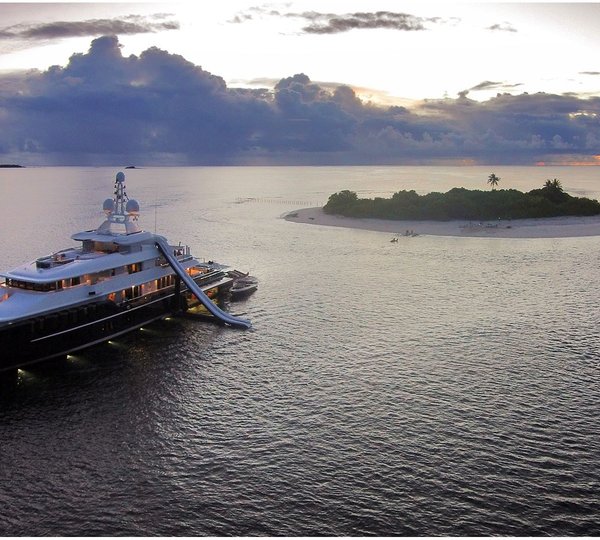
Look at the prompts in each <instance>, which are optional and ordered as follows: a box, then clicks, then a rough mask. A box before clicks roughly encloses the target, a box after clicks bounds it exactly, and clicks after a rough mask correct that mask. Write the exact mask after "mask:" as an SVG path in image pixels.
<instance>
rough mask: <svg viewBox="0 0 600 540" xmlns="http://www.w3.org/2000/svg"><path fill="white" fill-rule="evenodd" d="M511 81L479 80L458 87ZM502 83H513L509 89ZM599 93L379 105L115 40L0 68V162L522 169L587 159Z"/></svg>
mask: <svg viewBox="0 0 600 540" xmlns="http://www.w3.org/2000/svg"><path fill="white" fill-rule="evenodd" d="M506 86H511V85H507V84H506V83H502V82H498V81H483V82H481V83H479V84H477V85H475V86H473V87H472V88H471V89H470V90H473V91H477V90H481V91H483V90H486V89H487V90H489V89H492V88H493V89H498V88H500V87H506ZM512 86H515V85H512ZM599 115H600V98H598V97H591V98H589V99H582V98H580V97H578V96H575V95H553V94H545V93H539V94H521V95H511V94H506V93H500V94H498V95H496V96H495V97H494V98H492V99H489V100H487V101H483V102H479V101H474V100H471V99H469V98H468V97H467V95H466V94H465V95H463V96H462V97H459V98H458V99H443V100H429V101H424V102H422V103H421V104H420V105H419V106H418V107H416V108H415V107H413V108H410V107H398V106H393V107H378V106H374V105H373V104H371V103H366V102H363V101H362V100H361V99H360V98H359V97H358V96H357V94H356V92H355V90H353V89H352V88H351V87H349V86H347V85H343V84H337V85H336V84H335V83H317V82H314V81H312V80H311V79H310V77H308V76H307V75H306V74H302V73H299V74H295V75H292V76H289V77H284V78H282V79H280V80H279V81H277V82H276V83H275V84H274V85H271V86H270V87H269V88H252V89H248V88H230V87H228V86H227V84H226V83H225V81H224V80H223V79H222V78H221V77H219V76H218V75H214V74H212V73H209V72H207V71H205V70H204V69H202V68H201V67H200V66H198V65H195V64H193V63H191V62H189V61H187V60H186V59H185V58H183V57H182V56H180V55H176V54H170V53H168V52H166V51H164V50H160V49H158V48H155V47H153V48H150V49H148V50H146V51H144V52H142V53H141V54H140V55H139V56H136V55H130V56H126V57H125V56H123V54H122V50H121V46H120V44H119V41H118V38H117V37H115V36H103V37H100V38H97V39H94V40H93V41H92V43H91V46H90V49H89V50H88V51H87V52H86V53H84V54H81V53H78V54H74V55H73V56H71V58H70V60H69V63H68V64H67V65H66V66H64V67H60V66H53V67H51V68H49V69H48V70H46V71H44V72H39V71H32V72H29V73H24V74H11V75H10V76H8V75H4V76H2V75H0V160H1V161H11V162H12V161H17V162H22V163H24V164H64V165H114V164H115V163H135V164H147V165H152V164H155V165H158V164H162V165H199V164H207V165H217V164H248V163H252V164H259V163H277V164H369V163H394V164H407V163H413V164H415V163H431V162H436V163H437V162H440V161H454V160H463V159H470V160H473V161H474V162H476V163H515V164H531V163H535V162H536V161H551V159H549V157H548V156H550V158H551V157H552V156H562V155H566V154H567V153H568V155H590V156H593V155H599V154H600V125H599V124H598V118H599V117H600V116H599Z"/></svg>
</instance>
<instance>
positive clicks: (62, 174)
mask: <svg viewBox="0 0 600 540" xmlns="http://www.w3.org/2000/svg"><path fill="white" fill-rule="evenodd" d="M119 170H121V169H120V168H119V167H102V168H92V167H88V168H86V167H67V168H60V167H53V168H25V169H2V170H0V215H1V216H2V222H1V223H2V225H1V229H0V230H1V233H0V234H1V243H0V267H1V269H2V270H9V269H11V268H13V267H15V266H18V265H19V264H21V263H24V262H27V261H29V260H33V259H35V258H37V257H39V256H41V255H45V254H48V253H51V252H53V251H55V250H58V249H62V248H65V247H69V246H71V245H73V244H74V242H73V241H72V240H70V236H71V234H73V233H75V232H78V231H82V230H88V229H92V228H95V227H97V226H98V225H99V224H100V222H101V221H102V219H103V214H102V203H103V201H104V199H106V198H110V197H112V193H113V184H114V178H115V174H116V173H117V172H118V171H119ZM125 173H126V185H127V193H128V195H129V197H130V198H135V199H136V200H138V201H139V203H140V206H141V215H140V218H139V219H140V224H141V226H142V227H143V228H144V229H146V230H150V231H153V232H157V233H158V234H161V235H164V236H166V237H167V238H168V239H169V241H170V242H171V243H177V242H179V241H181V242H182V244H188V245H190V247H191V249H192V252H193V253H194V254H195V255H196V256H197V257H198V258H199V259H201V260H202V259H204V260H216V261H220V262H225V263H228V264H230V265H231V266H233V267H235V268H237V269H239V270H242V271H249V272H250V273H251V274H252V275H254V276H256V277H257V278H258V279H259V280H260V285H259V289H258V291H257V292H256V293H254V294H253V295H252V296H250V297H249V298H247V299H246V300H243V301H240V302H236V303H232V304H231V306H230V311H231V312H232V313H234V314H238V315H242V316H244V317H246V318H249V319H250V320H251V321H252V328H251V329H250V330H247V331H243V330H236V329H231V328H228V327H223V326H217V325H212V324H208V323H203V322H198V321H197V320H191V319H186V318H177V317H175V318H171V319H169V320H165V321H161V322H158V323H155V324H152V325H149V326H148V327H145V328H143V329H141V330H139V331H136V332H134V333H131V334H128V335H127V336H124V337H122V338H119V339H117V340H115V341H114V342H111V343H106V344H102V345H99V346H96V347H94V348H91V349H88V350H85V351H81V352H79V353H77V354H75V355H73V356H71V357H69V359H68V360H63V361H59V362H51V363H49V364H43V365H39V366H37V367H31V368H28V369H26V370H21V371H20V372H19V374H18V379H17V380H14V381H12V382H9V383H8V384H5V385H4V386H3V387H2V389H1V390H0V392H1V393H0V536H321V535H327V536H372V535H375V536H393V535H404V536H439V535H443V536H479V535H494V536H498V535H510V536H538V535H553V536H556V535H558V536H598V535H600V419H599V413H600V384H599V383H600V238H598V237H583V238H558V239H553V238H546V239H507V238H462V237H438V236H424V235H422V236H418V237H410V238H403V237H401V238H400V239H399V241H398V242H397V243H391V242H390V239H391V237H390V234H389V233H382V232H374V231H366V230H358V229H346V228H335V227H325V226H320V225H316V224H300V223H293V222H289V221H286V220H285V219H283V216H284V215H285V214H286V213H289V212H293V211H294V210H297V209H299V208H304V207H313V206H320V205H323V204H324V203H325V202H326V201H327V199H328V197H329V195H331V194H332V193H335V192H337V191H340V190H342V189H350V190H353V191H356V192H357V193H358V195H359V196H360V197H376V196H382V197H386V196H390V195H391V194H392V193H394V192H395V191H398V190H402V189H414V190H416V191H417V192H418V193H427V192H430V191H447V190H448V189H450V188H451V187H454V186H464V187H467V188H473V189H489V187H488V186H487V184H486V181H487V178H488V176H489V175H490V174H491V173H495V174H496V175H497V176H499V177H500V179H501V180H500V184H499V188H516V189H520V190H529V189H533V188H536V187H541V186H542V185H543V183H544V182H545V181H546V180H547V179H554V178H558V179H559V180H560V182H561V183H562V185H563V187H564V189H565V190H566V191H568V192H569V193H571V194H574V195H577V196H586V197H592V198H600V168H594V167H383V166H382V167H197V168H196V167H189V168H139V169H129V170H126V171H125Z"/></svg>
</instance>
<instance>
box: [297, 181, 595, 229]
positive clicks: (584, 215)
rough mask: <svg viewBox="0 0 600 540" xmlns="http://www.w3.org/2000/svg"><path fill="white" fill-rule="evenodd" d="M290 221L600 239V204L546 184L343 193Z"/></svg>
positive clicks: (360, 227) (298, 213)
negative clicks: (371, 195) (361, 194)
mask: <svg viewBox="0 0 600 540" xmlns="http://www.w3.org/2000/svg"><path fill="white" fill-rule="evenodd" d="M285 219H286V220H287V221H293V222H296V223H309V224H313V225H326V226H336V227H347V228H359V229H368V230H374V231H382V232H389V233H392V234H393V235H394V238H396V237H398V236H407V237H413V236H418V235H423V234H427V235H437V236H495V237H504V238H508V237H513V238H557V237H578V236H600V203H599V202H598V201H596V200H593V199H588V198H585V197H574V196H571V195H569V194H568V193H566V192H565V191H564V190H563V188H562V185H561V183H560V181H558V180H556V179H554V180H548V181H546V183H545V184H544V186H543V187H542V188H539V189H534V190H531V191H529V192H527V193H523V192H521V191H518V190H515V189H503V190H496V189H492V190H491V191H480V190H469V189H465V188H453V189H451V190H450V191H448V192H447V193H435V192H434V193H428V194H426V195H418V194H417V193H416V192H415V191H399V192H397V193H394V195H393V196H392V197H391V198H387V199H386V198H381V197H376V198H374V199H361V198H359V197H358V196H357V194H356V193H355V192H353V191H349V190H343V191H340V192H338V193H335V194H333V195H331V196H330V197H329V200H328V202H327V204H326V205H325V206H324V207H318V208H305V209H301V210H295V211H293V212H290V213H289V214H287V215H286V216H285Z"/></svg>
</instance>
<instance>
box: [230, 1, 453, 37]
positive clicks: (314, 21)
mask: <svg viewBox="0 0 600 540" xmlns="http://www.w3.org/2000/svg"><path fill="white" fill-rule="evenodd" d="M261 16H275V17H287V18H297V19H301V20H304V21H305V23H307V24H306V26H304V27H303V28H302V31H303V32H305V33H307V34H339V33H342V32H349V31H350V30H356V29H362V30H372V29H389V30H399V31H403V32H412V31H421V30H426V29H427V26H426V25H427V23H432V24H438V23H443V22H450V23H452V24H455V23H456V21H457V20H458V19H456V18H452V19H448V20H444V19H442V18H440V17H417V16H415V15H411V14H409V13H399V12H394V11H372V12H362V11H360V12H354V13H343V14H336V13H321V12H318V11H305V12H302V13H293V12H281V11H277V10H271V9H267V8H263V7H253V8H249V9H248V10H247V11H245V12H240V13H238V14H237V15H236V16H235V17H234V18H233V19H232V20H231V21H230V22H234V23H243V22H246V21H250V20H253V19H255V18H257V17H261Z"/></svg>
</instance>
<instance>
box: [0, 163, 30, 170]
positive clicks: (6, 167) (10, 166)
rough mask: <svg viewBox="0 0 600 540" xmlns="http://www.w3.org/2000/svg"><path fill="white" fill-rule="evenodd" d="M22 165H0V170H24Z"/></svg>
mask: <svg viewBox="0 0 600 540" xmlns="http://www.w3.org/2000/svg"><path fill="white" fill-rule="evenodd" d="M24 168H25V167H24V166H23V165H15V164H13V163H0V169H24Z"/></svg>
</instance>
